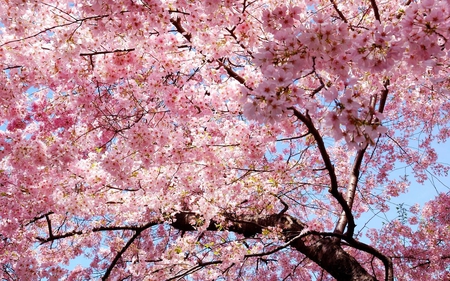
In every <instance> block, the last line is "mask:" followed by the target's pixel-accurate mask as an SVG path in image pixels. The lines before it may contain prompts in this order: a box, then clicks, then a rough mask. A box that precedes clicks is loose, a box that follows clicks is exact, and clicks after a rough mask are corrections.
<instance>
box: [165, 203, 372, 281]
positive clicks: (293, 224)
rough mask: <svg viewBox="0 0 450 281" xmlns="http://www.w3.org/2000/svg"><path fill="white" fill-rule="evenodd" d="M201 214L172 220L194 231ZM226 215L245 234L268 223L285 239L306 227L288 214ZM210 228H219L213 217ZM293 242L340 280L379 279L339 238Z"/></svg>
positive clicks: (176, 225)
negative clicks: (345, 247) (353, 255)
mask: <svg viewBox="0 0 450 281" xmlns="http://www.w3.org/2000/svg"><path fill="white" fill-rule="evenodd" d="M199 218H200V216H199V215H197V214H195V213H191V212H183V213H177V214H176V215H175V219H176V220H175V221H174V222H173V223H172V226H173V227H174V228H176V229H179V230H183V231H193V230H195V229H196V226H198V225H193V224H192V223H193V222H198V221H201V220H199ZM225 218H226V227H224V228H225V229H227V230H229V231H233V232H236V233H240V234H243V235H244V236H246V237H250V236H253V235H255V234H259V233H261V232H262V230H263V229H264V228H266V227H269V226H271V227H279V228H281V229H282V230H283V233H284V235H285V238H284V239H285V241H286V242H287V241H289V240H291V239H292V238H294V237H296V236H297V235H299V234H300V233H301V231H302V230H303V229H304V228H305V227H306V226H305V224H303V223H301V222H298V221H297V220H296V219H295V218H294V217H292V216H290V215H286V214H279V215H270V216H249V215H244V216H234V215H233V214H225ZM207 230H209V231H218V230H219V229H218V227H217V224H216V222H214V221H211V222H210V224H209V226H208V228H207ZM311 238H312V239H311ZM291 246H292V247H293V248H295V249H296V250H298V251H299V252H301V253H302V254H304V255H305V256H306V257H308V258H309V259H310V260H312V261H314V262H315V263H317V264H318V265H319V266H320V267H322V268H323V269H324V270H326V271H327V272H328V273H329V274H330V275H331V276H333V277H334V278H336V280H337V281H376V280H377V279H376V278H375V277H374V276H372V275H370V274H369V273H368V272H367V271H366V270H365V269H364V268H363V267H362V266H361V264H360V263H359V262H358V261H357V260H356V259H355V258H353V257H352V256H351V255H350V254H348V253H347V252H346V251H344V249H342V247H341V246H340V241H339V239H336V238H332V237H321V236H319V235H312V234H311V235H308V243H307V244H306V243H305V242H304V241H303V239H302V238H299V239H296V240H295V241H293V242H292V243H291Z"/></svg>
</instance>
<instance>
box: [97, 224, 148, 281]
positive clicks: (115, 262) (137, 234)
mask: <svg viewBox="0 0 450 281" xmlns="http://www.w3.org/2000/svg"><path fill="white" fill-rule="evenodd" d="M153 225H155V223H153V222H149V223H147V224H145V225H143V226H142V227H140V228H138V229H136V230H135V233H134V235H133V236H132V237H131V238H130V240H128V242H127V244H125V246H123V248H122V249H121V250H120V251H119V252H118V253H117V254H116V256H115V257H114V259H113V261H112V262H111V264H110V265H109V267H108V269H107V270H106V272H105V274H104V275H103V277H102V280H103V281H106V280H108V277H109V275H111V272H112V270H113V269H114V267H115V266H116V264H117V262H118V261H119V259H120V257H121V256H122V255H123V254H124V253H125V251H126V250H127V249H128V247H130V245H131V244H133V242H134V240H136V238H138V237H139V235H141V233H142V231H144V230H146V229H147V228H149V227H152V226H153Z"/></svg>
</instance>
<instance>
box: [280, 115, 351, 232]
mask: <svg viewBox="0 0 450 281" xmlns="http://www.w3.org/2000/svg"><path fill="white" fill-rule="evenodd" d="M288 109H289V110H292V111H293V112H294V115H295V116H296V117H297V118H298V119H299V120H300V121H302V122H303V123H304V124H305V125H306V127H307V128H308V130H309V132H310V133H311V134H312V135H313V136H314V139H315V141H316V143H317V147H318V148H319V151H320V155H321V156H322V160H323V162H324V164H325V168H326V169H327V171H328V175H329V177H330V188H329V189H328V192H330V193H331V195H333V197H334V198H336V200H337V201H338V202H339V204H340V205H341V207H342V209H343V212H344V213H345V216H346V218H347V221H348V225H349V226H348V227H349V229H354V228H355V226H356V225H355V220H354V218H353V214H352V212H351V209H350V206H349V205H348V204H347V201H346V200H345V199H344V197H343V196H342V194H341V193H340V192H339V190H338V183H337V177H336V173H335V171H334V165H333V164H332V163H331V160H330V156H329V155H328V152H327V149H326V147H325V143H324V142H323V139H322V136H321V135H320V133H319V131H317V129H316V127H315V126H314V124H313V122H312V121H311V119H310V118H309V116H305V115H303V114H302V113H301V112H300V111H298V110H297V109H296V108H295V107H289V108H288ZM335 231H337V232H338V233H340V234H342V233H343V230H341V229H340V228H338V229H335Z"/></svg>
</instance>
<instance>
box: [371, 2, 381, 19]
mask: <svg viewBox="0 0 450 281" xmlns="http://www.w3.org/2000/svg"><path fill="white" fill-rule="evenodd" d="M370 4H371V5H372V9H373V14H374V15H375V19H376V20H377V21H379V22H381V18H380V12H379V11H378V6H377V2H376V0H370Z"/></svg>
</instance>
